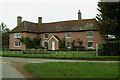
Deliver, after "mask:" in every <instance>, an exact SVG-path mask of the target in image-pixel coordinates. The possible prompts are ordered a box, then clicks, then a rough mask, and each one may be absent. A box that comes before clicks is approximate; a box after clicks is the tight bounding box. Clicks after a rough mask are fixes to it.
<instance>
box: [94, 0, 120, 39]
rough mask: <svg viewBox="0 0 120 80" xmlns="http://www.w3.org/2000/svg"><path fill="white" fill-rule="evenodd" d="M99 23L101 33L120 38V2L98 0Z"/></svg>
mask: <svg viewBox="0 0 120 80" xmlns="http://www.w3.org/2000/svg"><path fill="white" fill-rule="evenodd" d="M98 11H99V14H97V16H96V18H97V23H98V26H99V27H98V30H99V32H100V34H101V35H108V34H110V35H115V37H116V38H119V39H120V2H98Z"/></svg>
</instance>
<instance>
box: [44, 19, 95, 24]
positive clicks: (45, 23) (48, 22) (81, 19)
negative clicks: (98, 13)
mask: <svg viewBox="0 0 120 80" xmlns="http://www.w3.org/2000/svg"><path fill="white" fill-rule="evenodd" d="M85 20H96V19H95V18H91V19H81V20H66V21H57V22H48V23H43V24H53V23H62V22H72V21H85Z"/></svg>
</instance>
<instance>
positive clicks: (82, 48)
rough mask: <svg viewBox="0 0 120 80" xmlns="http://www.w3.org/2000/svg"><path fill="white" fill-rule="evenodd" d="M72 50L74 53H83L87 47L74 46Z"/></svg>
mask: <svg viewBox="0 0 120 80" xmlns="http://www.w3.org/2000/svg"><path fill="white" fill-rule="evenodd" d="M70 50H72V51H83V50H85V47H84V46H74V47H72V48H71V49H70Z"/></svg>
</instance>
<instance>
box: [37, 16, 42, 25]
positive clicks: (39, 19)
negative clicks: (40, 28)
mask: <svg viewBox="0 0 120 80" xmlns="http://www.w3.org/2000/svg"><path fill="white" fill-rule="evenodd" d="M38 24H39V25H41V24H42V17H38Z"/></svg>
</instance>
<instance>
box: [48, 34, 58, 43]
mask: <svg viewBox="0 0 120 80" xmlns="http://www.w3.org/2000/svg"><path fill="white" fill-rule="evenodd" d="M52 38H55V40H56V41H57V42H59V41H58V40H57V38H56V37H55V36H54V35H52V36H51V38H50V39H49V40H48V42H49V41H50V40H51V39H52Z"/></svg>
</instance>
